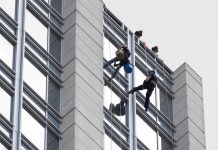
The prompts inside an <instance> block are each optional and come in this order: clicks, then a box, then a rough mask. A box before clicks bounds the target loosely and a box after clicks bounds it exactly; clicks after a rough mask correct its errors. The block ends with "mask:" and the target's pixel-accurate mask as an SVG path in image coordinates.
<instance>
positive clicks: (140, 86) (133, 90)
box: [127, 85, 144, 94]
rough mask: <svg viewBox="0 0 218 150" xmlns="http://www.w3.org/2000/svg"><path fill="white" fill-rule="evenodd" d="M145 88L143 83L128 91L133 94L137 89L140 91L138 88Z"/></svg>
mask: <svg viewBox="0 0 218 150" xmlns="http://www.w3.org/2000/svg"><path fill="white" fill-rule="evenodd" d="M143 89H144V86H143V85H139V86H137V87H134V88H133V89H132V90H130V91H128V92H127V94H130V93H131V94H133V93H134V92H135V91H138V90H143Z"/></svg>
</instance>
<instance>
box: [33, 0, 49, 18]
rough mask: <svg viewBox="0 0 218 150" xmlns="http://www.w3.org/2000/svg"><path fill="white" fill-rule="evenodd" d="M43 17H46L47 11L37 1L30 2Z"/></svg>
mask: <svg viewBox="0 0 218 150" xmlns="http://www.w3.org/2000/svg"><path fill="white" fill-rule="evenodd" d="M30 1H31V2H32V3H33V4H34V5H35V6H36V7H37V8H38V9H39V10H40V11H41V12H42V13H43V14H44V15H45V16H48V11H47V10H45V8H43V7H42V6H41V5H40V4H39V2H38V0H30Z"/></svg>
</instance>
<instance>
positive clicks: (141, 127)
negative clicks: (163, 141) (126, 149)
mask: <svg viewBox="0 0 218 150" xmlns="http://www.w3.org/2000/svg"><path fill="white" fill-rule="evenodd" d="M136 135H137V138H138V139H139V140H140V141H142V142H143V143H144V144H145V145H146V146H147V147H148V148H149V149H151V150H157V134H156V132H155V131H154V130H153V129H152V128H151V127H150V126H149V125H148V124H147V123H146V122H144V121H143V120H142V119H141V118H140V117H139V116H138V115H136Z"/></svg>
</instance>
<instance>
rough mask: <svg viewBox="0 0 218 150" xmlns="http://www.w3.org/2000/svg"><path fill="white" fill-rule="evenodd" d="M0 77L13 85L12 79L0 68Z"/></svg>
mask: <svg viewBox="0 0 218 150" xmlns="http://www.w3.org/2000/svg"><path fill="white" fill-rule="evenodd" d="M0 75H1V76H2V77H3V78H4V79H5V80H7V81H8V82H9V83H10V84H13V79H12V78H11V77H10V76H9V75H8V73H6V72H5V71H4V70H3V69H1V68H0Z"/></svg>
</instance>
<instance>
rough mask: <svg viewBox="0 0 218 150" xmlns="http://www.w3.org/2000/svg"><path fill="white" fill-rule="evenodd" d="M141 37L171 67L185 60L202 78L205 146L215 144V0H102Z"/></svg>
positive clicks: (217, 58)
mask: <svg viewBox="0 0 218 150" xmlns="http://www.w3.org/2000/svg"><path fill="white" fill-rule="evenodd" d="M104 3H105V4H106V6H107V8H109V10H111V11H112V12H113V13H114V14H115V15H116V16H117V17H118V18H119V19H120V20H121V21H122V22H123V23H124V24H125V25H126V26H127V27H128V28H129V29H130V30H131V31H132V32H135V31H136V30H143V36H142V37H141V40H142V41H146V43H147V45H148V47H149V48H151V47H152V46H154V45H157V46H158V47H159V53H158V55H159V57H160V58H161V59H163V60H164V62H165V63H166V64H167V65H168V67H170V68H171V70H172V71H174V70H175V69H176V68H178V67H179V66H180V65H182V64H183V63H184V62H187V63H188V64H189V65H190V67H192V68H193V69H194V70H195V71H196V72H197V73H198V74H199V75H200V76H201V77H202V78H203V92H204V110H205V128H206V146H207V149H208V150H214V149H215V148H216V147H217V138H216V136H217V135H218V130H217V127H218V98H217V95H215V93H218V88H217V87H216V85H218V82H217V80H216V77H218V66H217V65H218V54H217V53H218V1H217V0H104Z"/></svg>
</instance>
